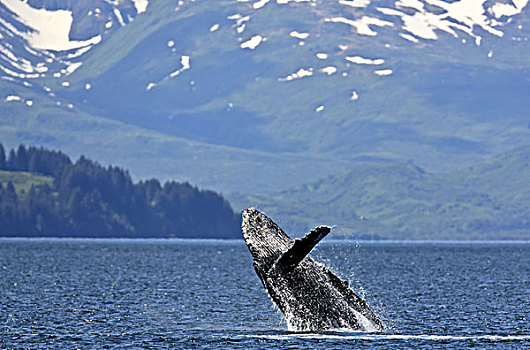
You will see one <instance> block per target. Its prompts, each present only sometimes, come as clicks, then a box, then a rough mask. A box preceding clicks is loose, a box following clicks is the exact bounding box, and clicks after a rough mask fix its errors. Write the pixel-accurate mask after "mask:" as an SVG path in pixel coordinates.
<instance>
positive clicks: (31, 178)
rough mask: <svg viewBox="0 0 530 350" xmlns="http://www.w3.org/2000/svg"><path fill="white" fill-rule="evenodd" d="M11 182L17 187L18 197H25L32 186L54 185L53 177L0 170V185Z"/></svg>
mask: <svg viewBox="0 0 530 350" xmlns="http://www.w3.org/2000/svg"><path fill="white" fill-rule="evenodd" d="M8 182H11V183H12V184H13V186H15V190H16V192H17V195H18V196H24V195H25V194H27V193H28V192H29V190H30V189H31V186H42V185H48V186H52V185H53V177H51V176H44V175H41V174H35V173H29V172H25V171H5V170H0V183H2V184H4V185H5V184H7V183H8Z"/></svg>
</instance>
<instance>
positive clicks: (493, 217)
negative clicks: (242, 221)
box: [233, 146, 530, 240]
mask: <svg viewBox="0 0 530 350" xmlns="http://www.w3.org/2000/svg"><path fill="white" fill-rule="evenodd" d="M233 203H234V204H236V207H246V206H251V205H252V206H256V207H258V208H260V209H262V210H265V211H266V212H267V213H270V214H271V215H273V216H275V217H276V218H278V219H280V220H281V221H283V224H284V227H287V228H290V229H292V230H295V231H298V232H304V231H307V229H308V228H310V227H313V226H315V225H318V224H329V225H337V228H336V230H335V231H334V232H335V235H338V236H353V237H356V238H363V239H416V240H417V239H442V240H446V239H455V240H467V239H473V240H475V239H530V216H529V215H528V213H530V146H524V147H519V148H516V149H514V150H512V151H509V152H505V153H502V154H500V155H498V156H495V157H493V158H491V159H488V160H487V161H484V162H482V163H479V164H478V165H476V166H473V167H467V168H465V169H463V170H460V171H455V172H451V173H445V174H433V173H428V172H426V171H424V170H422V169H421V168H419V167H417V166H415V165H413V164H410V163H409V164H407V163H389V162H386V163H379V164H374V163H370V164H364V165H357V166H355V167H354V168H353V169H352V170H350V171H346V172H343V173H342V174H340V175H336V176H330V177H327V178H325V179H323V180H321V181H318V182H315V183H312V184H309V185H303V186H298V187H294V188H292V189H290V190H287V191H282V192H280V193H278V194H276V195H273V196H269V197H267V196H251V195H249V196H242V197H237V196H234V201H233Z"/></svg>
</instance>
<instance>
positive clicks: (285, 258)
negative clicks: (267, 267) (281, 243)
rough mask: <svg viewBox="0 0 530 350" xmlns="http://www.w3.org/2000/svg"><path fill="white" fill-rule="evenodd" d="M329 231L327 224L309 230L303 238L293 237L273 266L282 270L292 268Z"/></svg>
mask: <svg viewBox="0 0 530 350" xmlns="http://www.w3.org/2000/svg"><path fill="white" fill-rule="evenodd" d="M330 231H331V227H329V226H317V227H315V228H314V229H312V230H311V232H309V233H308V234H307V235H306V236H305V237H304V238H302V239H298V238H297V239H295V240H294V244H293V245H292V246H291V248H289V249H288V250H287V251H286V252H285V253H283V254H282V255H281V256H280V257H279V258H278V260H276V262H275V263H274V265H273V268H275V269H278V270H281V271H283V272H287V271H291V270H292V269H294V268H295V267H296V266H297V265H298V264H299V263H300V262H301V261H302V260H303V259H304V258H305V257H306V256H307V254H309V252H311V250H312V249H313V248H314V247H315V246H316V245H317V244H318V242H320V241H321V240H322V238H324V237H326V236H327V234H328V233H329V232H330Z"/></svg>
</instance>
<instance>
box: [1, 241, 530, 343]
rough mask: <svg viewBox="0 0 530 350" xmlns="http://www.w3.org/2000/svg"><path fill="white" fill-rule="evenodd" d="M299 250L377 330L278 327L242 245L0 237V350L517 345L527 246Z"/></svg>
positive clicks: (528, 305)
mask: <svg viewBox="0 0 530 350" xmlns="http://www.w3.org/2000/svg"><path fill="white" fill-rule="evenodd" d="M312 256H313V257H314V258H315V259H316V260H318V261H321V262H324V263H325V264H326V265H328V266H330V267H331V269H332V270H333V271H335V272H336V273H337V274H338V275H339V276H341V277H343V278H346V279H348V280H349V281H350V283H351V284H352V286H353V288H354V289H355V290H356V292H357V293H359V294H361V295H363V296H364V297H365V299H366V300H367V301H368V302H369V303H370V305H371V306H372V308H373V309H374V310H376V311H377V313H378V314H379V315H380V316H381V318H382V319H383V320H384V322H385V325H386V330H385V331H384V332H376V333H366V332H345V331H337V332H325V333H294V332H289V331H288V330H287V328H286V325H285V323H284V322H283V321H282V315H281V313H279V312H278V311H277V310H276V309H275V308H274V307H273V305H272V302H271V300H270V299H269V297H268V296H267V294H266V292H265V290H264V289H263V287H262V285H261V282H260V281H259V279H258V277H257V276H256V274H255V273H254V270H253V268H252V260H251V256H250V253H249V252H248V249H247V248H246V246H245V244H244V243H243V242H242V241H193V240H137V241H132V240H78V239H72V240H68V239H66V240H63V239H33V240H32V239H0V271H1V275H0V276H1V277H0V349H25V348H27V349H49V348H56V349H75V348H79V349H105V348H127V349H165V348H167V349H195V348H197V349H266V348H281V349H392V350H397V349H467V348H474V349H530V243H524V242H514V243H507V242H489V243H440V242H437V243H435V242H431V243H429V242H425V243H406V242H394V243H369V242H360V243H358V242H331V241H328V242H323V243H321V244H320V245H319V247H317V249H316V251H314V252H313V253H312Z"/></svg>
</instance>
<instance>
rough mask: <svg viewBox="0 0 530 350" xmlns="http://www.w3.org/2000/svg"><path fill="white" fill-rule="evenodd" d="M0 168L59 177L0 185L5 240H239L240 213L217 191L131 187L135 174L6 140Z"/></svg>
mask: <svg viewBox="0 0 530 350" xmlns="http://www.w3.org/2000/svg"><path fill="white" fill-rule="evenodd" d="M0 170H3V171H9V172H29V173H35V174H40V175H45V176H49V177H51V178H53V184H50V185H49V184H42V185H35V184H33V185H31V187H30V189H29V191H26V193H20V191H19V193H18V194H17V191H16V188H15V185H14V184H13V183H12V182H11V181H9V182H7V183H1V182H0V236H11V237H12V236H17V237H101V238H103V237H125V238H140V237H141V238H155V237H157V238H158V237H160V238H169V237H180V238H239V237H240V229H239V215H236V214H235V213H234V212H233V210H232V208H231V207H230V205H229V203H228V202H227V201H226V200H225V199H224V198H223V197H222V196H221V195H219V194H217V193H215V192H213V191H209V190H200V189H198V188H196V187H194V186H192V185H190V184H189V183H178V182H175V181H168V182H166V183H164V184H163V185H162V184H161V183H160V182H159V181H158V180H156V179H151V180H145V181H140V182H137V183H133V181H132V179H131V176H130V174H129V173H128V171H127V170H124V169H122V168H119V167H115V166H108V167H104V166H102V165H100V164H98V163H97V162H94V161H92V160H90V159H87V158H85V157H84V156H81V157H80V158H79V159H78V160H77V161H76V162H75V163H74V162H72V161H71V160H70V158H69V157H68V156H67V155H65V154H64V153H62V152H59V151H53V150H47V149H44V148H42V147H40V148H37V147H29V148H27V147H25V146H24V145H20V146H19V147H18V148H17V149H16V150H15V149H11V150H10V151H9V153H8V154H6V151H5V149H4V146H3V145H2V144H1V143H0Z"/></svg>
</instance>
